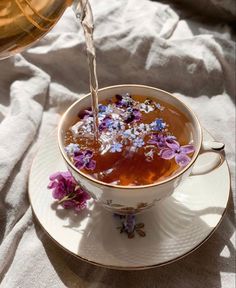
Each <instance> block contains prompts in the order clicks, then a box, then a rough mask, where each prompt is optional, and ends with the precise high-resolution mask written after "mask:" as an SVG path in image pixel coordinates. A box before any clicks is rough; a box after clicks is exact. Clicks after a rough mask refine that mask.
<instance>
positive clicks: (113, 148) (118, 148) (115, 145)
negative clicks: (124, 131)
mask: <svg viewBox="0 0 236 288" xmlns="http://www.w3.org/2000/svg"><path fill="white" fill-rule="evenodd" d="M122 147H123V145H122V144H121V143H113V144H112V145H111V148H110V151H111V152H112V153H115V152H121V151H122Z"/></svg>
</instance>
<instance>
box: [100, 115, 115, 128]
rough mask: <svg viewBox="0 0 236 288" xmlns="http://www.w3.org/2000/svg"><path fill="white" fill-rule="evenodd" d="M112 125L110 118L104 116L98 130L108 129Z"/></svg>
mask: <svg viewBox="0 0 236 288" xmlns="http://www.w3.org/2000/svg"><path fill="white" fill-rule="evenodd" d="M112 124H113V119H112V118H111V117H110V116H106V117H105V118H104V119H103V120H102V122H101V123H100V125H99V130H100V131H103V130H105V129H108V128H109V127H110V126H111V125H112Z"/></svg>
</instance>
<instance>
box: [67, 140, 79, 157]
mask: <svg viewBox="0 0 236 288" xmlns="http://www.w3.org/2000/svg"><path fill="white" fill-rule="evenodd" d="M79 150H80V148H79V145H78V144H75V143H70V144H69V145H67V146H66V147H65V151H66V153H67V155H68V156H74V154H75V153H78V152H79Z"/></svg>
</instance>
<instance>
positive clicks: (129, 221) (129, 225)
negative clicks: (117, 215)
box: [123, 214, 136, 234]
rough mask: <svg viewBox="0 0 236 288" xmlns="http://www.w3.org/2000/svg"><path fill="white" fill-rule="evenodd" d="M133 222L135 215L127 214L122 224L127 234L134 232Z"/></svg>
mask: <svg viewBox="0 0 236 288" xmlns="http://www.w3.org/2000/svg"><path fill="white" fill-rule="evenodd" d="M135 220H136V219H135V215H133V214H128V215H127V216H126V217H125V220H124V222H123V229H124V231H125V232H127V233H128V234H129V233H132V232H134V228H135V222H136V221H135Z"/></svg>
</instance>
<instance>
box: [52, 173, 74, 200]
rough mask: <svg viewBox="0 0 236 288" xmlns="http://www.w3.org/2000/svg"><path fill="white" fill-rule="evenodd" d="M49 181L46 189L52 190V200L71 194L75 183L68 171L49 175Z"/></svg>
mask: <svg viewBox="0 0 236 288" xmlns="http://www.w3.org/2000/svg"><path fill="white" fill-rule="evenodd" d="M49 179H50V183H49V184H48V189H52V195H53V198H55V199H58V200H61V199H62V198H63V197H65V196H66V195H68V194H70V193H72V192H73V191H74V188H75V186H76V182H75V180H74V178H73V177H72V176H71V174H70V172H69V171H67V172H56V173H54V174H52V175H50V177H49Z"/></svg>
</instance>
